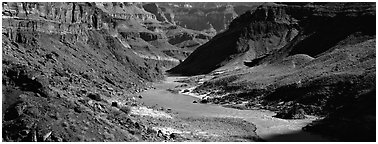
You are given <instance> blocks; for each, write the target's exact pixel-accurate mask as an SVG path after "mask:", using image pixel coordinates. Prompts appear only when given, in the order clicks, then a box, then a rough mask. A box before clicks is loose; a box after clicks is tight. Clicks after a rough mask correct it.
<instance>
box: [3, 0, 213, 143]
mask: <svg viewBox="0 0 378 144" xmlns="http://www.w3.org/2000/svg"><path fill="white" fill-rule="evenodd" d="M2 7H3V11H2V25H3V27H2V47H3V51H2V52H3V59H2V61H3V65H2V67H3V95H2V96H3V109H2V110H3V115H2V117H3V140H4V141H141V140H147V141H162V139H164V138H163V137H159V136H156V134H154V132H153V131H151V128H149V131H147V130H148V127H147V126H146V125H143V124H142V123H140V122H139V120H138V119H139V118H135V119H134V118H133V117H130V116H129V115H128V112H129V111H128V109H130V108H129V107H130V105H133V106H138V105H139V104H138V103H137V102H136V101H135V100H133V99H131V97H132V95H133V94H134V93H137V92H140V91H142V90H145V89H146V88H147V87H149V85H148V82H152V81H156V80H159V79H161V78H162V77H163V76H162V74H163V71H164V70H165V69H167V68H169V67H172V66H173V65H175V64H177V63H178V62H179V60H180V59H184V58H185V57H186V56H187V55H188V53H190V52H191V51H192V50H191V49H186V47H185V46H183V48H181V47H177V46H174V45H172V44H170V43H169V40H170V39H173V38H171V37H175V38H174V39H175V41H176V42H177V44H181V43H183V42H185V41H194V40H198V41H199V42H200V43H204V42H206V41H207V40H208V39H210V38H211V36H210V35H207V34H205V33H202V32H198V31H193V30H187V29H184V28H182V27H179V26H176V25H173V24H166V23H163V22H160V21H159V20H157V19H156V16H155V15H154V14H152V13H149V12H147V11H145V10H144V9H143V7H142V4H141V3H62V2H58V3H32V2H27V3H21V2H19V3H18V2H17V3H12V2H3V3H2ZM182 31H185V32H182ZM182 33H187V34H188V35H190V36H191V38H192V39H190V40H188V39H184V38H182V39H180V34H182ZM167 35H168V36H167ZM201 40H202V41H201ZM113 102H115V103H116V104H117V105H118V106H119V107H117V108H115V107H114V106H111V104H112V103H113ZM127 105H129V106H127ZM123 107H126V108H124V109H123V110H120V109H121V108H123ZM98 115H102V116H104V117H98ZM94 119H96V120H94ZM109 128H112V129H109ZM155 133H156V132H155Z"/></svg>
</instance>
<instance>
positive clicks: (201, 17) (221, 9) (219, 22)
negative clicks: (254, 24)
mask: <svg viewBox="0 0 378 144" xmlns="http://www.w3.org/2000/svg"><path fill="white" fill-rule="evenodd" d="M260 4H261V3H257V2H251V3H249V2H245V3H237V2H235V3H234V2H227V3H226V2H224V3H222V2H221V3H216V2H210V3H191V2H186V3H180V2H168V3H157V4H156V6H157V7H158V9H160V10H159V13H161V14H159V15H162V14H164V15H165V16H166V17H167V19H168V21H169V22H171V23H175V24H177V25H180V26H182V27H185V28H188V29H193V30H199V31H206V32H208V33H219V32H221V31H224V30H226V29H227V26H228V25H229V23H230V22H231V21H232V20H233V19H234V18H236V17H237V16H239V15H241V14H243V13H244V12H245V11H247V10H251V9H254V8H255V7H257V6H258V5H260ZM148 5H149V6H152V5H155V4H148ZM154 9H155V8H154ZM151 10H152V9H151ZM151 13H154V12H151Z"/></svg>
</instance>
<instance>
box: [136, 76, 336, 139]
mask: <svg viewBox="0 0 378 144" xmlns="http://www.w3.org/2000/svg"><path fill="white" fill-rule="evenodd" d="M180 78H184V77H167V78H166V80H165V81H163V82H160V83H155V84H154V87H155V88H156V89H149V90H147V91H144V92H142V93H140V95H142V96H143V98H142V99H141V101H142V102H144V104H146V105H150V106H152V105H158V106H161V107H165V108H171V109H172V110H173V111H175V112H177V113H178V116H179V117H204V116H205V117H233V118H241V119H244V120H246V121H248V122H251V123H253V124H255V125H256V127H257V131H256V132H257V134H258V135H259V136H260V137H261V138H262V139H264V140H266V141H316V142H319V141H330V140H328V139H326V138H324V137H321V136H319V135H315V134H311V133H308V132H304V131H302V130H301V128H302V127H304V126H305V125H307V124H308V123H310V122H311V121H313V120H315V118H312V119H304V120H284V119H279V118H275V117H272V116H274V115H275V113H274V112H271V111H266V110H238V109H233V108H225V107H221V106H219V105H213V104H200V103H193V101H194V100H197V99H198V98H196V97H193V96H189V95H185V94H174V93H171V92H169V91H167V89H168V88H174V87H175V86H177V85H180V84H182V83H178V82H175V81H176V80H178V79H180Z"/></svg>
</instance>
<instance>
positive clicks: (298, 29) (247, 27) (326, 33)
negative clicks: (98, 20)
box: [169, 3, 375, 75]
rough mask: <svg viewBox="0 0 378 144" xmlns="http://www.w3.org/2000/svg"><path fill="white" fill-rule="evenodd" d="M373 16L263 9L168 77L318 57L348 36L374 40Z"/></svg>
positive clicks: (348, 8)
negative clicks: (282, 60)
mask: <svg viewBox="0 0 378 144" xmlns="http://www.w3.org/2000/svg"><path fill="white" fill-rule="evenodd" d="M356 5H357V6H356ZM374 16H375V9H374V7H373V6H371V4H366V5H363V4H338V5H317V4H316V3H315V4H308V5H305V6H298V5H284V4H266V5H262V6H260V7H259V8H257V9H256V10H255V11H248V12H246V13H245V14H243V15H241V16H240V17H238V18H236V19H235V20H233V21H232V22H231V24H230V25H229V28H228V30H227V31H225V32H223V33H220V34H218V35H216V36H215V37H214V38H213V39H212V40H211V41H209V42H207V43H206V44H204V45H202V46H201V47H199V48H198V49H197V50H196V51H194V52H193V54H192V55H191V56H189V57H188V58H187V59H186V60H185V61H184V62H183V63H181V64H180V65H178V66H176V67H175V68H173V69H171V70H169V72H171V73H180V74H185V75H194V74H204V73H209V72H211V71H212V70H215V69H216V68H219V67H222V66H225V65H229V64H235V63H236V64H241V65H243V64H245V65H247V66H254V65H258V64H261V63H264V62H273V61H275V60H279V59H282V58H284V57H287V56H289V55H295V54H307V55H309V56H312V57H316V56H318V55H319V54H321V53H323V52H326V51H328V50H329V49H330V48H331V47H333V46H335V45H336V44H337V43H338V42H340V41H341V40H343V39H345V38H347V37H348V36H351V35H354V34H358V35H368V36H371V35H375V33H374V32H373V31H372V29H375V25H374V23H375V22H374V19H373V17H374ZM362 37H363V36H362ZM205 59H206V62H204V60H205Z"/></svg>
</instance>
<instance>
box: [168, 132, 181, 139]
mask: <svg viewBox="0 0 378 144" xmlns="http://www.w3.org/2000/svg"><path fill="white" fill-rule="evenodd" d="M169 137H170V138H171V139H177V138H179V137H181V135H180V134H178V133H171V134H170V135H169Z"/></svg>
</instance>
